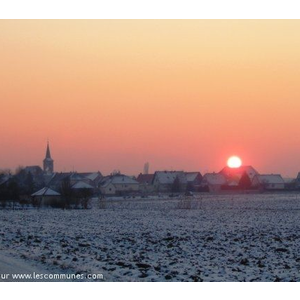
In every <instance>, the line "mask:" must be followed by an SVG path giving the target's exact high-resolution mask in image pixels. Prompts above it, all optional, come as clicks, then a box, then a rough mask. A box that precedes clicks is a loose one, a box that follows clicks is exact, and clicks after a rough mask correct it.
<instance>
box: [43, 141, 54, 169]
mask: <svg viewBox="0 0 300 300" xmlns="http://www.w3.org/2000/svg"><path fill="white" fill-rule="evenodd" d="M53 163H54V161H53V159H52V158H51V154H50V146H49V141H47V149H46V157H45V159H44V161H43V165H44V172H45V173H47V174H51V173H53V171H54V168H53Z"/></svg>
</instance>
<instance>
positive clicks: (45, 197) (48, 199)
mask: <svg viewBox="0 0 300 300" xmlns="http://www.w3.org/2000/svg"><path fill="white" fill-rule="evenodd" d="M31 197H32V198H33V200H34V202H36V203H38V204H39V205H46V206H47V205H52V204H53V203H54V202H59V201H61V194H60V193H58V192H56V191H54V190H52V189H50V188H48V187H44V188H42V189H41V190H39V191H37V192H35V193H33V194H32V195H31Z"/></svg>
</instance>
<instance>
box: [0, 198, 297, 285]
mask: <svg viewBox="0 0 300 300" xmlns="http://www.w3.org/2000/svg"><path fill="white" fill-rule="evenodd" d="M179 202H180V200H176V199H173V200H146V199H141V200H130V201H128V200H126V201H117V200H114V201H110V202H107V203H106V208H105V209H103V208H102V209H99V208H97V205H94V208H93V209H90V210H68V211H63V210H60V209H40V210H35V209H31V210H18V211H12V210H0V251H5V253H9V254H10V255H14V256H16V257H19V258H22V259H24V260H27V261H35V262H37V263H41V264H44V265H45V266H48V267H51V266H52V267H53V266H54V267H56V268H59V269H60V270H61V271H62V272H64V270H66V271H68V272H74V273H76V272H78V273H96V274H98V273H102V274H103V275H104V280H106V281H300V273H299V271H300V247H299V245H300V194H299V195H297V194H286V195H285V194H264V195H225V196H224V195H223V196H222V195H203V196H199V197H198V198H196V199H195V198H194V199H193V200H192V202H193V203H192V205H191V209H180V208H179V207H184V206H185V207H186V206H187V207H189V206H190V203H179Z"/></svg>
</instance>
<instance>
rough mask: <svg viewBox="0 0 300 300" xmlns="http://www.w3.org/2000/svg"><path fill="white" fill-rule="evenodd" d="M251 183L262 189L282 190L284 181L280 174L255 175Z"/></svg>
mask: <svg viewBox="0 0 300 300" xmlns="http://www.w3.org/2000/svg"><path fill="white" fill-rule="evenodd" d="M252 185H253V186H254V187H256V188H259V189H263V190H284V188H285V182H284V180H283V178H282V177H281V175H280V174H264V175H255V176H254V178H253V180H252Z"/></svg>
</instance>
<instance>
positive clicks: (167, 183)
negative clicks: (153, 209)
mask: <svg viewBox="0 0 300 300" xmlns="http://www.w3.org/2000/svg"><path fill="white" fill-rule="evenodd" d="M176 179H177V180H178V183H179V191H180V192H185V191H186V186H187V179H186V176H185V173H184V172H183V171H156V172H155V173H154V178H153V186H154V190H155V191H156V192H158V193H170V192H172V190H173V187H174V182H175V180H176Z"/></svg>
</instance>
